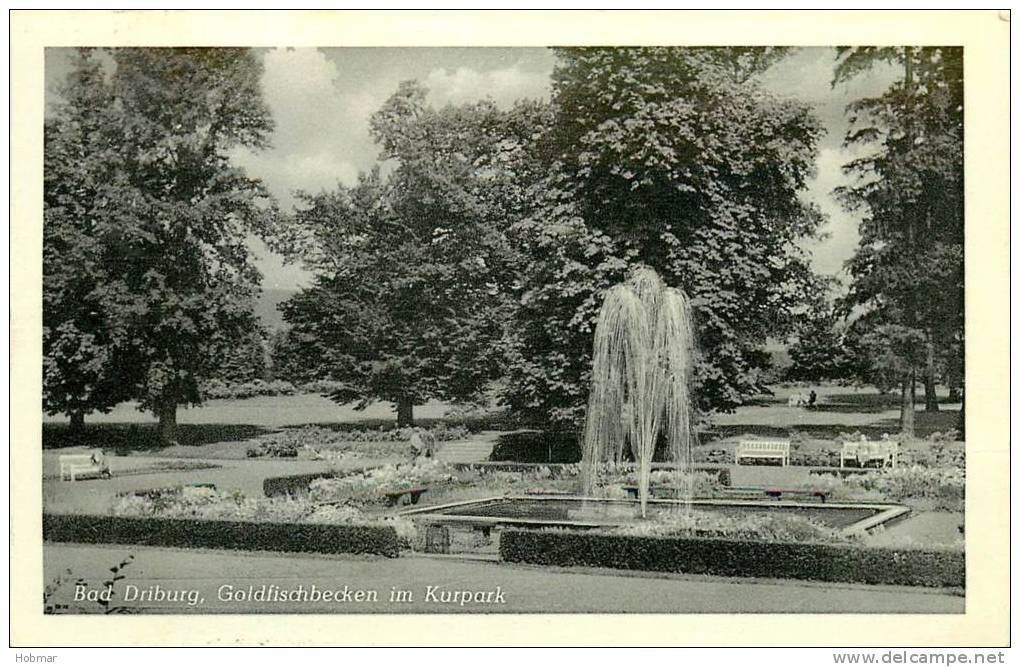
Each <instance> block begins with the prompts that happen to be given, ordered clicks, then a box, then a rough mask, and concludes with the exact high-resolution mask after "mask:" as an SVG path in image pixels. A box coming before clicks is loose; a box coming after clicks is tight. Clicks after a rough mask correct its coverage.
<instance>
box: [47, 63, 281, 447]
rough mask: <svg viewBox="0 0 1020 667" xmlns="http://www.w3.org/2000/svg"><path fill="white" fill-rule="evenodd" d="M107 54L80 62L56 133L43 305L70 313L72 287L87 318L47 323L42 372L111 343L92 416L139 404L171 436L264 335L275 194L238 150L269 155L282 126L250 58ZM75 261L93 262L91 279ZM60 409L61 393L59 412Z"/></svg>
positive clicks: (60, 315) (102, 355) (99, 365)
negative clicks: (116, 404)
mask: <svg viewBox="0 0 1020 667" xmlns="http://www.w3.org/2000/svg"><path fill="white" fill-rule="evenodd" d="M107 56H108V60H109V62H110V67H109V68H108V70H109V71H107V70H105V69H104V68H103V67H102V66H101V65H100V64H99V63H98V61H97V60H96V58H95V57H93V56H91V55H88V54H86V55H85V56H83V57H82V58H81V59H79V61H78V63H76V65H75V68H74V70H73V71H72V73H71V75H70V77H69V80H68V85H67V89H66V92H65V95H64V97H65V101H64V102H63V103H62V104H61V105H58V107H57V108H56V109H55V110H54V113H53V116H52V117H51V119H50V120H49V122H48V123H47V176H46V185H47V194H46V220H47V225H48V226H51V229H52V231H51V232H48V234H47V242H48V249H47V251H46V252H45V253H44V258H46V259H48V260H49V262H50V264H49V266H46V267H44V274H45V275H48V276H53V278H52V279H51V280H50V282H49V284H44V288H45V289H44V291H46V292H47V296H46V297H44V303H46V304H59V303H67V300H68V297H69V295H70V293H71V292H69V291H67V290H68V285H75V286H76V287H75V288H74V289H77V290H78V291H79V292H81V291H84V292H85V294H84V297H85V303H87V304H89V305H88V308H89V311H88V312H89V313H90V315H89V318H91V319H88V318H86V319H87V321H86V319H81V318H80V316H79V317H77V319H75V318H74V317H68V316H67V314H66V309H65V310H61V309H60V308H50V309H49V313H50V315H51V316H50V317H47V314H45V313H44V322H45V323H46V326H47V327H48V329H49V330H50V331H51V332H57V337H53V334H51V338H52V340H53V341H54V344H51V345H49V346H48V348H47V349H48V350H49V351H50V352H51V354H50V355H49V357H48V358H47V360H46V361H45V362H44V363H46V364H47V367H48V368H50V369H52V368H56V367H59V366H60V364H61V363H62V361H61V359H62V358H65V357H66V355H68V354H71V353H74V350H76V349H78V350H81V349H85V350H90V349H92V348H95V347H101V348H102V349H101V352H89V354H90V358H91V359H92V360H93V363H92V364H91V365H90V366H89V368H92V369H95V372H96V373H97V375H101V376H102V377H103V378H104V379H105V380H106V381H105V382H104V383H103V386H114V387H116V393H115V394H112V395H110V396H109V397H108V400H105V401H104V400H99V399H95V400H92V401H91V402H90V405H89V407H92V408H93V409H95V408H99V409H102V407H103V404H104V403H106V404H109V402H110V401H115V399H119V398H123V397H124V396H125V394H129V395H130V397H132V398H135V399H137V400H138V401H139V402H140V405H141V407H143V408H151V409H153V410H154V411H155V412H156V413H157V414H158V415H159V418H160V423H161V425H162V427H163V435H164V438H165V439H172V438H173V437H174V425H175V420H176V409H177V406H178V404H182V403H184V404H186V403H195V402H198V401H200V400H201V395H200V393H199V391H198V383H199V381H200V380H201V379H202V378H203V377H208V376H209V375H211V374H212V373H214V372H215V371H216V369H217V368H218V366H219V364H220V363H221V361H222V359H223V358H224V355H225V354H226V352H227V351H228V350H229V349H230V348H231V347H232V346H233V344H234V342H235V341H237V340H240V339H242V338H243V337H244V336H245V335H246V333H248V332H250V331H251V329H252V327H253V326H254V318H253V316H252V303H253V299H254V296H255V291H256V289H257V286H258V281H259V274H258V272H257V271H256V269H255V267H254V265H253V264H252V262H251V259H250V257H249V251H248V246H247V237H248V235H249V234H250V233H253V232H259V231H260V230H261V229H262V226H263V218H264V215H265V214H264V210H263V208H262V207H260V206H259V201H260V200H262V201H267V202H268V197H267V195H266V193H265V191H264V190H263V188H262V186H261V185H260V184H259V183H258V182H257V181H256V180H253V179H251V178H248V177H247V176H246V175H245V174H244V172H243V171H241V170H240V169H238V168H236V167H234V166H233V165H232V164H231V162H230V157H229V152H230V150H231V149H233V148H235V147H238V146H247V147H250V148H255V149H257V148H261V147H264V146H265V145H266V137H267V136H268V134H269V133H270V131H271V129H272V121H271V119H270V117H269V113H268V110H267V108H266V107H265V105H264V104H263V102H262V98H261V88H260V74H261V66H260V64H259V61H258V60H256V59H255V58H254V57H253V55H252V54H251V53H250V52H249V51H248V50H247V49H200V48H197V49H181V48H172V49H152V48H144V49H143V48H138V49H134V48H128V49H111V50H109V51H108V52H107ZM72 162H74V163H76V164H77V165H78V166H77V167H75V168H72V169H68V168H67V166H68V165H69V164H71V163H72ZM69 189H70V190H71V191H72V192H71V193H70V194H68V191H69ZM78 255H85V256H86V257H87V259H88V262H87V263H86V264H85V266H84V267H82V268H80V269H79V268H77V266H76V265H77V262H76V261H75V259H76V257H77V256H78ZM91 267H101V268H98V269H96V270H98V271H101V274H96V273H90V271H92V268H91ZM68 321H71V322H74V323H75V324H74V325H73V326H74V328H73V330H72V329H71V326H72V325H68V324H67V322H68ZM79 324H80V326H79ZM60 332H64V334H63V335H61V333H60ZM68 332H70V333H68ZM96 332H99V333H100V334H101V335H97V333H96ZM90 346H91V347H90ZM47 375H48V380H47V381H48V382H49V384H50V387H51V388H53V389H54V390H55V391H54V392H51V393H52V394H54V395H55V394H56V393H58V392H64V391H65V390H62V389H60V385H59V381H60V380H61V379H62V377H63V376H62V374H60V373H48V374H47ZM77 384H79V385H80V384H81V382H80V381H79V382H77ZM68 388H69V389H70V388H71V387H68ZM65 404H66V401H64V402H63V403H61V401H60V400H57V399H55V398H51V401H50V409H51V410H53V409H56V410H63V409H64V407H63V406H64V405H65Z"/></svg>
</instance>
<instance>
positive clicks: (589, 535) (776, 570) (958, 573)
mask: <svg viewBox="0 0 1020 667" xmlns="http://www.w3.org/2000/svg"><path fill="white" fill-rule="evenodd" d="M499 552H500V558H501V559H502V560H505V561H508V562H515V563H531V564H535V565H556V566H585V567H607V568H616V569H623V570H645V571H652V572H680V573H684V574H709V575H716V576H731V577H764V578H782V579H807V580H816V581H834V582H848V583H863V584H892V585H905V586H927V587H935V588H944V587H958V588H963V587H964V583H965V558H964V552H963V551H962V550H958V549H938V550H936V549H927V550H914V549H889V548H868V547H860V546H853V545H841V544H822V543H812V542H807V543H798V542H770V541H765V540H737V539H717V538H709V537H685V538H678V537H649V536H638V535H619V534H615V535H614V534H608V533H605V532H584V533H581V532H571V531H551V530H549V531H521V530H509V531H506V532H504V533H503V534H502V535H501V537H500V547H499Z"/></svg>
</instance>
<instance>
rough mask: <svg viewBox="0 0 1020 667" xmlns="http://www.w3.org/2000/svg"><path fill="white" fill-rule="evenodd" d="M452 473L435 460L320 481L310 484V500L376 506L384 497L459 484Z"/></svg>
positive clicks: (325, 478) (370, 470) (381, 467)
mask: <svg viewBox="0 0 1020 667" xmlns="http://www.w3.org/2000/svg"><path fill="white" fill-rule="evenodd" d="M457 482H458V479H457V477H456V476H454V475H453V472H452V469H450V468H449V467H448V466H446V465H445V464H443V463H441V462H439V461H436V460H434V459H430V460H425V461H416V462H415V463H413V464H412V463H405V464H396V465H385V466H380V467H378V468H371V469H369V470H365V471H362V472H359V473H356V474H353V475H343V476H335V477H320V478H318V479H315V480H312V481H311V483H310V484H309V489H308V497H309V499H310V500H311V501H313V502H317V503H326V502H329V503H347V504H353V505H374V504H381V503H384V502H385V497H384V495H383V494H384V493H386V492H392V491H401V490H405V489H417V488H429V487H433V486H439V485H448V484H456V483H457Z"/></svg>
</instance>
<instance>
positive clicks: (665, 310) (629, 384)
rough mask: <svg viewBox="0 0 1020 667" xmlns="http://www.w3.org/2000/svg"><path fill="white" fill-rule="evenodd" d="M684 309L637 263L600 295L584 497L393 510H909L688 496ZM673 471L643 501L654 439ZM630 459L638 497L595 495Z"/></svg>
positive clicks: (485, 519)
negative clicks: (663, 486)
mask: <svg viewBox="0 0 1020 667" xmlns="http://www.w3.org/2000/svg"><path fill="white" fill-rule="evenodd" d="M691 320H692V312H691V305H690V302H689V301H688V299H687V297H686V296H685V295H684V293H683V292H681V291H680V290H677V289H675V288H672V287H669V286H667V285H666V284H665V283H664V282H663V281H662V279H661V278H660V277H659V276H658V274H656V273H655V271H653V270H652V269H650V268H647V267H638V268H636V269H635V270H634V271H632V273H631V275H630V277H629V278H628V280H627V281H626V282H625V283H622V284H620V285H617V286H615V287H613V288H611V289H610V290H608V291H607V292H606V296H605V301H604V302H603V304H602V309H601V311H600V313H599V317H598V322H597V325H596V329H595V342H594V349H593V359H592V380H591V393H590V395H589V400H588V411H587V416H586V420H585V433H584V447H583V450H582V458H581V477H582V485H583V493H582V494H581V496H576V495H570V494H565V495H559V494H557V495H548V496H542V495H532V494H527V493H526V494H524V495H514V494H507V495H502V496H493V497H487V498H477V499H473V500H462V501H457V502H451V503H445V504H441V505H435V506H431V507H420V508H415V509H411V510H407V511H404V512H402V514H403V515H407V516H412V517H415V518H420V519H422V520H424V521H427V522H429V523H430V525H431V524H434V525H437V526H441V527H443V528H444V530H451V529H457V530H474V531H482V532H483V533H484V534H485V535H488V534H489V531H490V530H492V529H496V530H500V529H503V528H506V527H513V528H532V529H536V528H548V527H555V528H560V529H572V530H590V529H593V528H595V529H599V528H610V529H611V528H615V527H620V526H625V525H628V524H631V523H633V522H635V521H639V520H641V519H648V518H656V517H658V518H662V517H663V516H664V515H665V514H666V513H673V512H677V511H682V512H690V511H691V508H692V507H693V508H696V510H697V511H698V512H704V513H707V514H714V515H717V516H724V517H746V516H749V515H758V516H776V515H785V516H797V517H802V518H807V519H811V520H813V521H816V522H818V523H821V524H823V525H826V526H829V527H830V528H831V529H832V530H833V531H836V532H842V533H861V532H865V531H868V530H872V529H873V528H875V527H876V526H880V525H883V524H886V523H888V522H891V521H894V520H897V519H898V518H901V517H903V516H905V515H906V514H908V513H909V511H910V510H909V509H908V508H906V507H904V506H902V505H894V504H888V503H883V504H861V503H852V504H851V503H824V504H821V503H816V504H805V503H796V502H785V501H784V502H774V501H761V500H738V499H729V498H701V499H693V498H692V497H691V496H692V492H693V488H692V486H693V485H692V483H691V482H692V473H693V465H692V460H693V459H692V454H691V447H692V444H693V440H694V429H693V423H692V422H693V417H694V411H693V406H692V400H691V399H692V397H691V394H690V386H691V374H692V369H693V361H694V356H695V354H696V350H695V346H694V334H693V326H692V321H691ZM660 442H662V443H664V445H665V447H663V448H662V449H661V450H660V451H661V453H662V457H661V458H664V459H668V460H669V462H670V463H671V467H672V468H673V479H672V482H673V489H672V491H673V492H674V493H675V495H676V498H675V499H669V500H666V499H659V498H654V499H653V498H650V497H649V496H650V495H651V488H650V481H651V472H652V458H653V457H654V456H655V454H656V448H657V445H658V444H659V443H660ZM631 461H633V464H634V465H635V467H636V469H637V479H638V485H637V491H638V498H639V502H634V501H633V500H628V499H621V498H608V497H600V496H604V495H606V494H603V493H602V490H603V489H602V488H601V486H600V482H601V481H603V479H604V478H605V477H606V473H607V472H609V471H610V470H613V471H615V472H618V471H619V466H621V465H623V464H630V462H631Z"/></svg>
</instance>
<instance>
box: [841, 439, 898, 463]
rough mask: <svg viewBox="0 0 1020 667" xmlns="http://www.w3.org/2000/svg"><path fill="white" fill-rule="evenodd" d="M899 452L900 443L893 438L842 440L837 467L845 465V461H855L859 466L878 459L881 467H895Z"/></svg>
mask: <svg viewBox="0 0 1020 667" xmlns="http://www.w3.org/2000/svg"><path fill="white" fill-rule="evenodd" d="M899 453H900V443H898V442H896V441H895V440H877V441H874V442H872V441H868V440H862V441H860V442H844V443H843V449H842V450H841V451H840V452H839V467H840V468H843V467H845V466H846V462H847V461H854V462H856V463H857V467H859V468H863V467H865V466H866V465H868V464H869V463H872V462H874V461H878V462H880V463H881V464H882V467H883V468H895V467H896V459H897V458H898V457H899Z"/></svg>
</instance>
